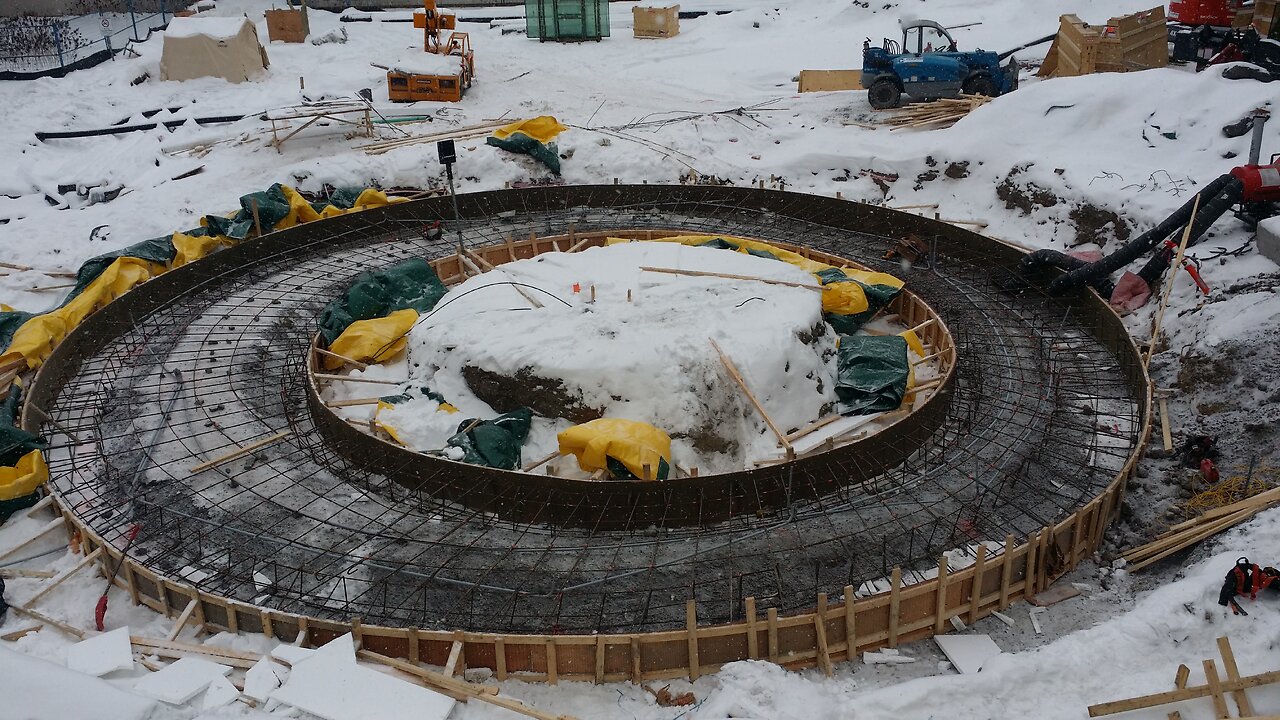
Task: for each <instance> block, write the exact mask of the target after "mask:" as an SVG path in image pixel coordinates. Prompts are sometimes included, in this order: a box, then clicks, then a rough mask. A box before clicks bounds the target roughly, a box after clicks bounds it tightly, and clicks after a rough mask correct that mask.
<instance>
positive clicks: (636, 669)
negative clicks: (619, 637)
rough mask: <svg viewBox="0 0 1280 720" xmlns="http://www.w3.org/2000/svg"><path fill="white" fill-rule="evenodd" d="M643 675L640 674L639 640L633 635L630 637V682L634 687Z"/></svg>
mask: <svg viewBox="0 0 1280 720" xmlns="http://www.w3.org/2000/svg"><path fill="white" fill-rule="evenodd" d="M643 677H644V675H643V673H641V666H640V638H638V637H636V636H635V635H632V636H631V682H633V683H635V684H636V685H639V684H640V681H641V679H643Z"/></svg>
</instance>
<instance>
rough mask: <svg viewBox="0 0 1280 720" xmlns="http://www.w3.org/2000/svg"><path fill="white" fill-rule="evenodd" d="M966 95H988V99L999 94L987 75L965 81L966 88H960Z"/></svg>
mask: <svg viewBox="0 0 1280 720" xmlns="http://www.w3.org/2000/svg"><path fill="white" fill-rule="evenodd" d="M960 90H961V92H963V93H964V94H965V95H986V96H987V97H995V96H996V95H998V94H999V92H998V91H997V90H996V84H995V82H994V81H992V80H991V78H989V77H987V76H986V75H979V76H977V77H971V78H969V79H968V80H965V81H964V86H962V87H961V88H960Z"/></svg>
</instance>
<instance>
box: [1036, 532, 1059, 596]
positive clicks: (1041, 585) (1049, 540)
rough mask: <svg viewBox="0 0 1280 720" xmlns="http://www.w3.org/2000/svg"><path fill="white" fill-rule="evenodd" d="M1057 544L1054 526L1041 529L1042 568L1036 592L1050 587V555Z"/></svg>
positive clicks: (1037, 580) (1037, 578)
mask: <svg viewBox="0 0 1280 720" xmlns="http://www.w3.org/2000/svg"><path fill="white" fill-rule="evenodd" d="M1056 545H1057V537H1056V536H1055V535H1054V534H1053V528H1052V527H1045V529H1044V530H1041V531H1040V570H1039V574H1038V575H1037V576H1036V592H1040V591H1041V590H1044V589H1045V588H1047V587H1049V557H1050V555H1051V550H1052V548H1054V547H1055V546H1056Z"/></svg>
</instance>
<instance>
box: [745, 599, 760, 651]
mask: <svg viewBox="0 0 1280 720" xmlns="http://www.w3.org/2000/svg"><path fill="white" fill-rule="evenodd" d="M742 602H743V604H744V605H745V606H746V616H747V658H748V659H750V660H755V659H757V658H759V657H760V634H759V633H757V632H756V599H755V597H753V596H748V597H746V598H743V600H742Z"/></svg>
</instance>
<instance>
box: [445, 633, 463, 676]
mask: <svg viewBox="0 0 1280 720" xmlns="http://www.w3.org/2000/svg"><path fill="white" fill-rule="evenodd" d="M465 647H466V643H464V642H462V641H461V640H454V641H453V645H452V646H450V647H449V659H448V660H446V661H445V663H444V676H445V677H454V676H456V675H457V674H458V669H459V668H458V665H459V664H461V662H462V651H463V649H464V648H465Z"/></svg>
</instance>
